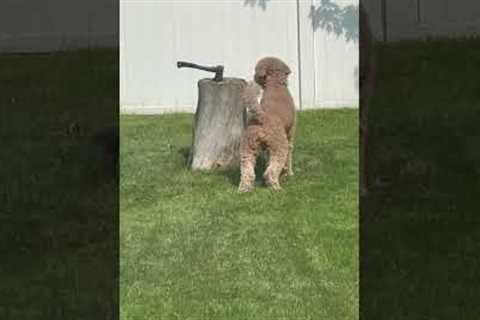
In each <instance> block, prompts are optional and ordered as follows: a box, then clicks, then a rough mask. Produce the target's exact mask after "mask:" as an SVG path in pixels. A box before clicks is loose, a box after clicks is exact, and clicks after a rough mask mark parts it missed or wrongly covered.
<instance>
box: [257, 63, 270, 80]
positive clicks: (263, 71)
mask: <svg viewBox="0 0 480 320" xmlns="http://www.w3.org/2000/svg"><path fill="white" fill-rule="evenodd" d="M267 71H268V70H267V66H266V65H261V66H258V67H257V69H256V70H255V74H256V75H257V76H258V77H262V78H263V77H266V76H267Z"/></svg>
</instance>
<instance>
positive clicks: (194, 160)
mask: <svg viewBox="0 0 480 320" xmlns="http://www.w3.org/2000/svg"><path fill="white" fill-rule="evenodd" d="M245 86H246V81H245V80H243V79H237V78H224V80H223V81H214V80H212V79H202V80H200V81H199V82H198V105H197V111H196V112H195V116H194V119H193V139H192V148H191V150H190V155H189V159H188V163H189V165H190V168H191V169H192V170H213V169H219V170H226V169H231V168H235V167H237V166H239V165H240V138H241V135H242V132H243V130H244V129H245V126H246V120H247V114H246V109H245V105H244V102H243V100H242V91H243V88H244V87H245Z"/></svg>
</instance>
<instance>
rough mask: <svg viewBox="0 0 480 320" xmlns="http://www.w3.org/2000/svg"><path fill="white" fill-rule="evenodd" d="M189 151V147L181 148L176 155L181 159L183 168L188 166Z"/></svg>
mask: <svg viewBox="0 0 480 320" xmlns="http://www.w3.org/2000/svg"><path fill="white" fill-rule="evenodd" d="M190 150H191V147H183V148H180V149H179V150H178V154H179V155H180V156H181V157H182V163H183V165H184V166H185V167H188V166H189V165H190Z"/></svg>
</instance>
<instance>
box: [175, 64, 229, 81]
mask: <svg viewBox="0 0 480 320" xmlns="http://www.w3.org/2000/svg"><path fill="white" fill-rule="evenodd" d="M177 68H193V69H199V70H204V71H209V72H215V77H214V78H213V81H217V82H218V81H223V66H220V65H218V66H215V67H207V66H201V65H198V64H195V63H191V62H186V61H178V62H177Z"/></svg>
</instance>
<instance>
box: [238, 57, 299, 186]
mask: <svg viewBox="0 0 480 320" xmlns="http://www.w3.org/2000/svg"><path fill="white" fill-rule="evenodd" d="M290 73H291V71H290V68H289V67H288V66H287V65H286V64H285V63H284V62H283V61H281V60H280V59H278V58H274V57H266V58H263V59H261V60H259V61H258V62H257V65H256V66H255V75H254V79H255V82H256V83H257V84H258V86H260V87H258V86H257V85H256V84H254V83H250V84H249V85H247V87H246V88H245V90H244V93H243V98H244V101H245V104H246V106H247V110H248V111H249V112H250V114H251V117H250V119H249V122H248V126H247V128H246V130H245V132H244V133H243V135H242V140H241V145H240V156H241V159H240V172H241V178H240V179H241V180H240V185H239V191H240V192H246V191H250V190H252V189H253V187H254V182H255V163H256V159H257V156H258V155H259V153H260V151H262V150H265V151H266V152H267V153H268V164H267V169H266V170H265V173H264V175H263V178H264V180H265V183H266V184H267V186H268V187H269V188H270V189H272V190H279V189H280V181H279V180H280V175H281V174H282V173H283V174H287V175H293V170H292V152H293V137H294V134H295V128H296V115H295V104H294V102H293V98H292V96H291V94H290V92H289V90H288V87H287V86H288V81H287V78H288V75H289V74H290ZM260 88H261V89H263V95H262V99H261V101H260V102H259V101H258V96H259V94H260V91H261V90H260Z"/></svg>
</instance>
